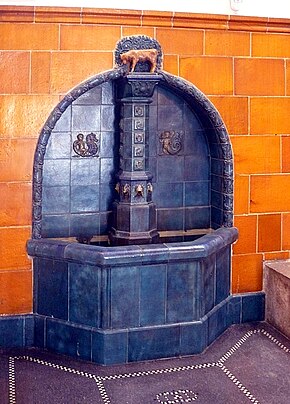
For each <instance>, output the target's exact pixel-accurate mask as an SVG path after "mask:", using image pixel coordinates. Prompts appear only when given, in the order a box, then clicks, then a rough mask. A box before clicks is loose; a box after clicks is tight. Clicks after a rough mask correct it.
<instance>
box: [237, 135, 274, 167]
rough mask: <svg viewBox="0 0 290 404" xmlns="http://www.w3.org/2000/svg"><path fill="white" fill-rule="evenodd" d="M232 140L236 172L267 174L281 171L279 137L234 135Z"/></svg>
mask: <svg viewBox="0 0 290 404" xmlns="http://www.w3.org/2000/svg"><path fill="white" fill-rule="evenodd" d="M231 142H232V146H233V151H234V164H235V171H236V174H257V173H265V174H267V173H277V172H279V171H280V139H279V137H277V136H232V137H231ZM269 150H270V151H271V152H269Z"/></svg>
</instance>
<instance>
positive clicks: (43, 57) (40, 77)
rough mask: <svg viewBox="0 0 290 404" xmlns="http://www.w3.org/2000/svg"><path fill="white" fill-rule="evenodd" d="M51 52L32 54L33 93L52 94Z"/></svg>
mask: <svg viewBox="0 0 290 404" xmlns="http://www.w3.org/2000/svg"><path fill="white" fill-rule="evenodd" d="M50 58H51V53H50V52H32V54H31V92H32V93H40V94H43V93H46V94H47V93H49V92H50Z"/></svg>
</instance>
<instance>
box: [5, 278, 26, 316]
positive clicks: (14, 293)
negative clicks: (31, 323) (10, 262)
mask: <svg viewBox="0 0 290 404" xmlns="http://www.w3.org/2000/svg"><path fill="white" fill-rule="evenodd" d="M0 296H1V298H0V313H1V314H15V313H17V314H21V313H30V312H32V271H9V272H1V271H0Z"/></svg>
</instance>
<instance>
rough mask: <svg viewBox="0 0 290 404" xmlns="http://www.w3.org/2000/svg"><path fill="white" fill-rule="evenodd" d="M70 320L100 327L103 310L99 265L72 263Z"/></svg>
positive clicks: (70, 269) (70, 268)
mask: <svg viewBox="0 0 290 404" xmlns="http://www.w3.org/2000/svg"><path fill="white" fill-rule="evenodd" d="M68 274H69V321H71V322H73V323H78V324H82V325H87V326H92V327H99V326H100V321H101V318H100V311H101V285H100V283H101V278H100V277H101V272H100V269H99V268H98V267H95V266H90V265H81V264H74V263H70V264H69V267H68Z"/></svg>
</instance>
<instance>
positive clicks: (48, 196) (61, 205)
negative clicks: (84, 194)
mask: <svg viewBox="0 0 290 404" xmlns="http://www.w3.org/2000/svg"><path fill="white" fill-rule="evenodd" d="M69 207H70V187H68V186H67V187H48V186H47V187H43V188H42V213H44V214H45V213H47V214H53V213H68V212H69Z"/></svg>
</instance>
